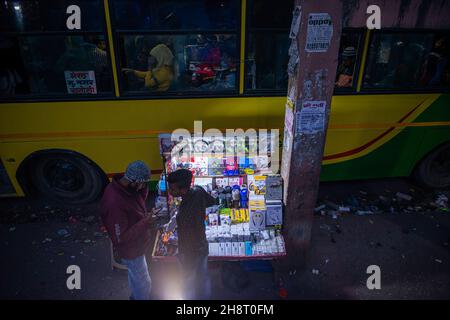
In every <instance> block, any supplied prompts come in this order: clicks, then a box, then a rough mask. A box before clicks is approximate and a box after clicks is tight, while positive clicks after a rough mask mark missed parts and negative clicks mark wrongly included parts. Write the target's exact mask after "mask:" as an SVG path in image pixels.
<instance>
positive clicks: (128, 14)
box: [113, 0, 239, 30]
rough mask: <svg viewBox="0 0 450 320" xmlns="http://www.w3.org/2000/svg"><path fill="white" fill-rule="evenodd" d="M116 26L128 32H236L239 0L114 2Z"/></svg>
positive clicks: (117, 0)
mask: <svg viewBox="0 0 450 320" xmlns="http://www.w3.org/2000/svg"><path fill="white" fill-rule="evenodd" d="M113 10H114V18H115V25H116V27H117V28H118V29H127V30H141V29H145V30H236V29H237V23H238V21H239V1H237V0H208V1H198V0H168V1H155V0H153V1H149V0H114V1H113Z"/></svg>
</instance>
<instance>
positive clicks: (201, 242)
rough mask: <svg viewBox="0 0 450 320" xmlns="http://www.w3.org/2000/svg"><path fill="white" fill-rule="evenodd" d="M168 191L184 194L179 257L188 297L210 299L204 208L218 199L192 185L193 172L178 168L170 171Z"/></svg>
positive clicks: (177, 194) (179, 214) (178, 224)
mask: <svg viewBox="0 0 450 320" xmlns="http://www.w3.org/2000/svg"><path fill="white" fill-rule="evenodd" d="M167 182H168V183H169V193H170V194H171V195H172V196H174V197H181V198H182V201H181V204H180V208H179V211H178V214H177V217H176V220H177V228H178V230H177V232H178V259H179V262H180V265H181V269H182V275H183V279H184V294H185V297H184V298H186V299H188V300H193V299H208V298H209V297H210V294H211V292H210V291H211V288H210V279H209V276H208V254H209V249H208V242H207V241H206V234H205V210H206V208H208V207H211V206H213V205H215V204H216V200H215V199H214V198H213V197H212V196H210V195H209V194H208V193H207V192H206V191H205V190H204V189H203V188H202V187H199V186H194V187H191V182H192V172H191V171H189V170H187V169H178V170H176V171H173V172H171V173H170V174H169V176H168V178H167Z"/></svg>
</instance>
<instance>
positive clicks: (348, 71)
mask: <svg viewBox="0 0 450 320" xmlns="http://www.w3.org/2000/svg"><path fill="white" fill-rule="evenodd" d="M341 57H342V62H341V64H340V65H339V67H338V69H337V77H336V78H337V80H336V86H337V87H339V88H348V87H351V86H352V83H353V70H354V68H355V58H356V50H355V48H354V47H347V48H345V49H344V51H343V52H342V54H341Z"/></svg>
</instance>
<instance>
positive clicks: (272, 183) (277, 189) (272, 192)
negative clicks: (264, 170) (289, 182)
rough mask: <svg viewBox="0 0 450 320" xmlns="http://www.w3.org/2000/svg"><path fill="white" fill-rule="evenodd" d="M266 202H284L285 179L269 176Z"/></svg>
mask: <svg viewBox="0 0 450 320" xmlns="http://www.w3.org/2000/svg"><path fill="white" fill-rule="evenodd" d="M265 198H266V201H268V200H283V179H282V178H281V176H279V175H272V176H268V177H267V179H266V194H265Z"/></svg>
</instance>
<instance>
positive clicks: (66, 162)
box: [31, 154, 106, 204]
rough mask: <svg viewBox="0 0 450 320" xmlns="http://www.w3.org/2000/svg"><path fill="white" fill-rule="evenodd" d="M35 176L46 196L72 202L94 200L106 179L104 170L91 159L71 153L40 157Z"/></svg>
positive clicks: (37, 160)
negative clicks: (90, 160) (91, 161)
mask: <svg viewBox="0 0 450 320" xmlns="http://www.w3.org/2000/svg"><path fill="white" fill-rule="evenodd" d="M31 177H32V182H33V184H34V187H35V188H36V190H38V191H40V193H42V194H43V195H44V196H47V197H50V198H53V199H55V200H59V201H63V202H65V203H70V204H86V203H89V202H92V201H94V200H95V199H97V198H98V197H99V196H100V195H101V193H102V191H103V188H104V186H105V182H106V181H105V180H106V178H105V177H104V174H103V173H102V172H101V171H100V169H98V168H97V167H96V166H95V165H94V164H92V163H90V162H89V160H87V159H84V158H82V157H79V156H76V155H68V154H46V155H43V156H41V157H39V158H38V159H36V162H35V163H34V166H33V168H32V174H31Z"/></svg>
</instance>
